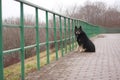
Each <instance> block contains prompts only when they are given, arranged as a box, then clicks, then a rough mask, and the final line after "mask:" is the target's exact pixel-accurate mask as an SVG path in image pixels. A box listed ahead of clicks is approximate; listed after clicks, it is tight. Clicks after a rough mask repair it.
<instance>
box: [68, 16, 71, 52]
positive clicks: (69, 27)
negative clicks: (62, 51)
mask: <svg viewBox="0 0 120 80" xmlns="http://www.w3.org/2000/svg"><path fill="white" fill-rule="evenodd" d="M68 35H69V36H68V37H69V40H68V41H69V51H71V38H70V18H68Z"/></svg>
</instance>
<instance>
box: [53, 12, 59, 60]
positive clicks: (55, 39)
mask: <svg viewBox="0 0 120 80" xmlns="http://www.w3.org/2000/svg"><path fill="white" fill-rule="evenodd" d="M53 22H54V41H55V50H56V60H58V45H57V36H56V34H57V33H56V18H55V14H53Z"/></svg>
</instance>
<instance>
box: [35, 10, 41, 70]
mask: <svg viewBox="0 0 120 80" xmlns="http://www.w3.org/2000/svg"><path fill="white" fill-rule="evenodd" d="M35 11H36V12H35V14H36V44H37V46H36V54H37V55H36V56H37V68H38V70H40V55H39V54H40V47H39V21H38V8H35Z"/></svg>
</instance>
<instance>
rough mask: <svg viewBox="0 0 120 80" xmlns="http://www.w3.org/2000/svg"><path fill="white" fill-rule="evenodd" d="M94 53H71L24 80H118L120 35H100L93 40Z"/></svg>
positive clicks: (119, 77) (119, 76)
mask: <svg viewBox="0 0 120 80" xmlns="http://www.w3.org/2000/svg"><path fill="white" fill-rule="evenodd" d="M94 43H95V46H96V52H95V53H79V52H75V51H73V52H71V53H69V54H67V55H66V56H65V57H63V58H60V59H59V60H58V61H55V62H53V63H51V64H49V65H47V66H44V67H43V68H41V70H40V71H36V72H33V73H29V75H28V76H27V77H26V80H120V34H102V35H99V36H98V37H97V38H96V39H95V40H94Z"/></svg>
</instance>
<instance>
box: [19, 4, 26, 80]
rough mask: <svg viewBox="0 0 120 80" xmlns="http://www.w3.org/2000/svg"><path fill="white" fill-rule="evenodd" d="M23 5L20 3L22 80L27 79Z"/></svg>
mask: <svg viewBox="0 0 120 80" xmlns="http://www.w3.org/2000/svg"><path fill="white" fill-rule="evenodd" d="M23 7H24V6H23V3H22V2H20V46H21V79H22V80H24V78H25V67H24V59H25V55H24V52H25V50H24V10H23Z"/></svg>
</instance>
